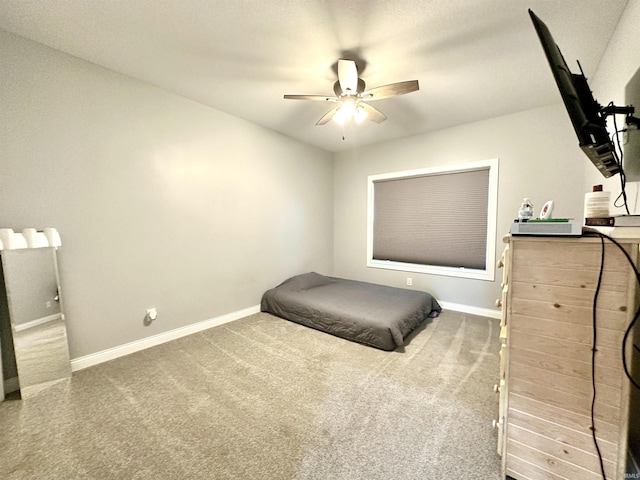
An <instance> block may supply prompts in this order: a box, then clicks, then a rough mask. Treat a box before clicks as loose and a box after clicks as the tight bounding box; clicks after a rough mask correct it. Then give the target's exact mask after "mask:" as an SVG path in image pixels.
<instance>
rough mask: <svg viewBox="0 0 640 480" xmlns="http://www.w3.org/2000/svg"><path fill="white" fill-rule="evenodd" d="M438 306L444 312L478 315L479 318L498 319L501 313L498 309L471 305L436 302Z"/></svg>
mask: <svg viewBox="0 0 640 480" xmlns="http://www.w3.org/2000/svg"><path fill="white" fill-rule="evenodd" d="M438 303H439V304H440V306H441V307H442V308H443V309H445V310H454V311H456V312H462V313H470V314H472V315H480V316H481V317H489V318H498V319H499V318H500V317H501V316H502V313H501V311H500V310H499V309H497V308H496V309H492V308H482V307H473V306H471V305H462V304H460V303H451V302H441V301H440V300H438Z"/></svg>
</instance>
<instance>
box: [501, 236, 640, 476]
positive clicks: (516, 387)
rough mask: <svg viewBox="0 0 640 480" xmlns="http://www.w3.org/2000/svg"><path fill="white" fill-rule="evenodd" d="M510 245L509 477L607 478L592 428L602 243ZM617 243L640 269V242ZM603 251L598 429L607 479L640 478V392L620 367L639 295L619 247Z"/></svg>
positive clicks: (504, 391) (504, 379)
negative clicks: (634, 460)
mask: <svg viewBox="0 0 640 480" xmlns="http://www.w3.org/2000/svg"><path fill="white" fill-rule="evenodd" d="M505 242H506V243H507V248H506V249H505V253H504V254H503V259H502V260H501V261H500V262H499V264H498V266H499V267H503V269H504V270H503V282H502V283H503V292H502V298H501V299H499V300H498V301H497V305H498V306H500V307H502V325H501V326H502V328H501V334H500V337H501V340H502V349H501V352H500V356H501V364H500V379H499V381H498V383H496V386H495V390H496V392H498V393H499V395H500V407H499V408H500V410H499V414H498V419H497V420H496V421H495V427H496V428H497V430H498V453H500V454H501V455H502V460H503V473H504V475H505V476H509V477H512V478H514V479H517V480H526V479H530V480H541V479H550V480H574V479H575V480H591V479H593V480H598V479H602V478H603V477H602V475H601V473H600V462H599V459H598V456H597V453H596V449H595V446H594V440H593V437H592V432H591V428H590V426H591V402H592V396H593V385H592V345H593V327H592V326H593V313H592V308H593V302H594V294H595V291H596V286H597V284H598V277H599V271H600V264H601V254H602V244H601V240H600V238H599V237H581V238H559V237H555V238H553V237H515V236H513V237H512V236H509V237H505ZM619 242H620V243H622V244H623V246H624V248H625V250H626V251H627V252H628V253H629V255H630V257H631V259H632V260H633V262H635V263H636V264H637V263H638V243H639V240H638V239H626V240H619ZM604 249H605V250H604V252H605V253H604V272H603V276H602V282H601V286H600V293H599V297H598V302H597V309H596V312H597V314H596V321H597V330H596V331H597V351H596V354H595V388H596V402H595V409H594V414H595V432H596V438H597V440H598V445H599V448H600V451H601V455H602V458H603V464H604V469H605V472H606V478H607V479H608V480H613V479H624V478H640V477H635V476H631V475H629V474H625V472H627V466H626V465H627V451H628V448H629V445H630V444H632V445H635V444H636V443H637V441H636V439H638V437H639V435H638V433H637V432H638V430H639V428H638V426H637V423H638V420H637V418H638V417H640V409H637V408H636V407H635V405H637V404H638V392H637V391H635V388H634V387H633V386H632V385H631V384H630V382H629V381H628V379H627V378H626V376H625V374H624V371H623V365H622V341H623V336H624V332H625V330H626V328H627V326H628V325H629V324H630V322H631V321H632V319H633V316H634V314H635V311H636V308H637V305H638V300H637V298H638V292H639V291H640V289H639V288H638V284H637V280H636V278H635V274H634V272H633V269H632V268H631V266H630V265H629V263H628V262H627V259H626V258H625V256H624V254H623V253H622V252H621V251H620V250H619V249H618V247H616V246H615V245H614V244H613V243H611V242H610V241H609V240H605V243H604ZM636 338H639V337H638V336H636ZM631 340H633V338H632V339H631ZM636 343H637V342H636ZM632 350H633V348H632V341H629V342H628V345H627V356H628V358H630V359H631V358H635V359H636V360H637V358H638V356H640V355H638V354H634V353H633V352H632ZM632 368H634V369H635V375H634V378H638V377H640V368H638V367H637V366H636V365H633V366H632ZM631 412H633V415H632V414H631ZM630 419H632V420H631V421H630ZM630 438H631V440H630Z"/></svg>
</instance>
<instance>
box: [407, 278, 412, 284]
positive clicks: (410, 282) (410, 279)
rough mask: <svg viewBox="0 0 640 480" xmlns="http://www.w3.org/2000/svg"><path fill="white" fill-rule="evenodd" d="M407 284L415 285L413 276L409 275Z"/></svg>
mask: <svg viewBox="0 0 640 480" xmlns="http://www.w3.org/2000/svg"><path fill="white" fill-rule="evenodd" d="M407 285H408V286H411V285H413V278H411V277H407Z"/></svg>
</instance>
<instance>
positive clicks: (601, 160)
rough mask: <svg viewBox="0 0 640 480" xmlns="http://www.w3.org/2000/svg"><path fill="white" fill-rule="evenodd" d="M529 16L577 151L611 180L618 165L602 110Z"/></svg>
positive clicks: (541, 26) (581, 77) (543, 28)
mask: <svg viewBox="0 0 640 480" xmlns="http://www.w3.org/2000/svg"><path fill="white" fill-rule="evenodd" d="M529 15H530V17H531V21H532V22H533V26H534V27H535V29H536V33H537V34H538V38H539V39H540V43H541V44H542V49H543V50H544V53H545V55H546V57H547V61H548V62H549V66H550V67H551V72H552V73H553V77H554V79H555V81H556V85H557V86H558V90H559V91H560V95H561V96H562V101H563V102H564V105H565V107H566V109H567V113H568V114H569V118H570V119H571V123H572V124H573V128H574V130H575V132H576V135H577V137H578V144H579V145H580V148H582V150H583V152H584V153H585V154H586V155H587V157H589V159H590V160H591V161H592V162H593V164H594V165H595V166H596V168H597V169H598V170H599V171H600V173H602V175H604V176H605V177H607V178H608V177H612V176H613V175H615V174H617V173H619V172H620V164H619V162H618V157H617V155H616V152H615V148H614V146H613V143H612V142H611V139H610V138H609V133H608V132H607V121H606V116H605V115H604V114H603V113H602V106H601V105H600V104H599V103H598V102H597V101H596V100H595V99H594V98H593V94H592V93H591V89H590V88H589V85H588V83H587V79H586V77H585V76H584V74H583V73H582V72H580V73H579V74H578V73H572V72H571V70H570V69H569V67H568V66H567V62H565V60H564V57H563V56H562V52H561V51H560V48H559V47H558V45H557V44H556V42H555V41H554V39H553V36H552V35H551V32H550V31H549V29H548V28H547V26H546V25H545V24H544V22H543V21H542V20H540V18H538V17H537V16H536V14H535V13H533V12H532V11H531V10H529Z"/></svg>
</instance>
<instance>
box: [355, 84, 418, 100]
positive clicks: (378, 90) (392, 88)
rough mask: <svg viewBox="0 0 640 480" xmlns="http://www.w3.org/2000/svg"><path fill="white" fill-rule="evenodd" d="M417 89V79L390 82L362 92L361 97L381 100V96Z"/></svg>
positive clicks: (401, 93)
mask: <svg viewBox="0 0 640 480" xmlns="http://www.w3.org/2000/svg"><path fill="white" fill-rule="evenodd" d="M419 89H420V86H419V85H418V80H408V81H406V82H398V83H390V84H389V85H382V86H381V87H375V88H372V89H371V90H367V91H366V92H362V98H363V99H364V100H368V101H371V100H381V99H383V98H389V97H395V96H396V95H404V94H405V93H411V92H415V91H417V90H419Z"/></svg>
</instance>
